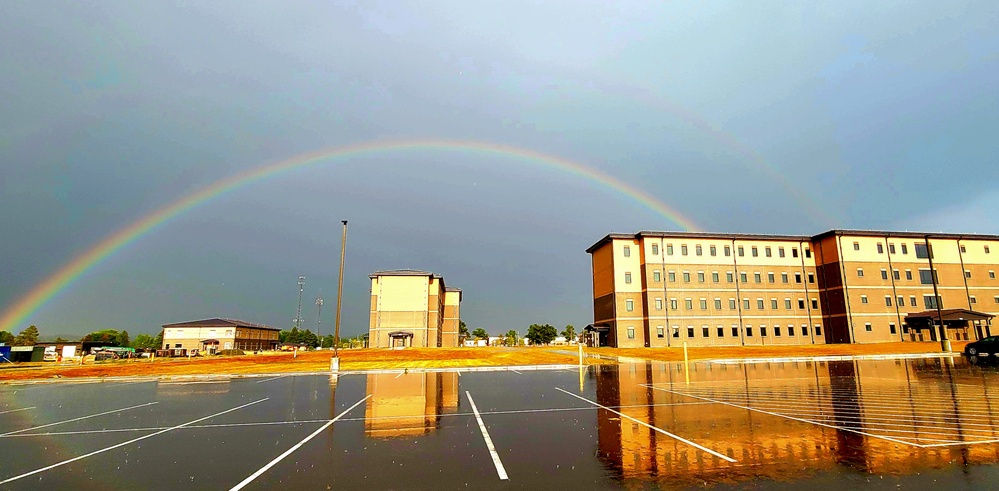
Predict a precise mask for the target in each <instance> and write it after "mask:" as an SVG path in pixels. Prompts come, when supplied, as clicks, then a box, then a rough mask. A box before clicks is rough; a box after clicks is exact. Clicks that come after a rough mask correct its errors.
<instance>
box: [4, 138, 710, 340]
mask: <svg viewBox="0 0 999 491" xmlns="http://www.w3.org/2000/svg"><path fill="white" fill-rule="evenodd" d="M418 150H430V151H452V152H453V151H459V152H473V153H479V154H486V155H496V156H501V157H507V158H514V159H517V160H523V161H526V162H531V163H536V164H540V165H544V166H547V167H551V168H553V169H558V170H562V171H566V172H568V173H570V174H573V175H577V176H580V177H582V178H584V179H587V180H590V181H592V182H595V183H597V184H600V185H602V186H604V187H607V188H610V189H613V190H615V191H617V192H620V193H621V194H624V195H625V196H627V197H629V198H631V199H633V200H634V201H636V202H638V203H640V204H641V205H643V206H645V207H646V208H648V209H650V210H652V211H654V212H656V213H658V214H660V215H662V216H663V217H665V218H666V219H668V220H670V221H671V222H673V223H675V224H676V225H679V226H680V227H682V228H684V229H685V230H689V231H697V230H699V227H698V226H697V225H696V224H694V222H692V221H691V220H690V219H688V218H686V217H684V216H683V215H682V214H680V213H679V212H677V211H676V210H674V209H672V208H670V207H669V206H667V205H666V204H664V203H663V202H661V201H659V200H658V199H656V198H655V197H653V196H651V195H649V194H648V193H646V192H645V191H643V190H641V189H639V188H636V187H634V186H632V185H630V184H627V183H625V182H623V181H621V180H619V179H616V178H614V177H612V176H609V175H607V174H604V173H602V172H600V171H597V170H594V169H592V168H589V167H586V166H584V165H582V164H579V163H576V162H573V161H571V160H567V159H564V158H561V157H557V156H554V155H548V154H544V153H540V152H535V151H533V150H528V149H524V148H518V147H512V146H508V145H499V144H495V143H489V142H481V141H456V140H392V141H384V140H383V141H370V142H364V143H358V144H353V145H347V146H341V147H336V148H332V149H325V150H320V151H317V152H312V153H307V154H302V155H297V156H295V157H292V158H290V159H287V160H283V161H280V162H276V163H272V164H269V165H264V166H261V167H257V168H254V169H251V170H249V171H246V172H243V173H241V174H237V175H234V176H231V177H227V178H224V179H221V180H219V181H216V182H215V183H213V184H210V185H208V186H205V187H204V188H201V189H199V190H197V191H195V192H193V193H190V194H188V195H186V196H183V197H181V198H180V199H178V200H176V201H174V202H172V203H170V204H168V205H166V206H163V207H161V208H159V209H157V210H155V211H153V212H152V213H149V214H147V215H145V216H143V217H142V218H140V219H138V220H136V221H134V222H132V223H131V224H129V225H127V226H125V227H123V228H121V229H120V230H118V231H117V232H115V233H113V234H111V235H109V236H108V237H106V238H105V239H103V240H101V241H100V242H99V243H97V244H96V245H94V246H92V247H91V248H90V249H87V250H86V251H85V252H83V253H82V254H80V255H78V256H76V257H75V258H73V260H72V261H70V262H69V263H67V264H65V265H64V266H62V267H61V268H59V269H58V270H57V271H56V272H55V273H53V274H51V275H50V276H49V277H47V278H45V280H43V281H42V282H41V283H39V284H38V285H36V286H35V287H34V288H32V289H31V291H29V292H28V293H27V294H26V295H24V296H23V297H21V298H20V299H18V300H17V301H16V302H15V303H14V304H13V305H12V306H11V307H10V308H8V309H7V310H6V311H5V312H4V313H3V316H2V317H0V330H5V331H10V332H14V329H15V328H17V327H18V326H19V325H20V324H21V323H23V322H25V321H26V319H28V318H29V317H30V316H31V315H33V314H34V313H35V312H37V311H38V310H39V309H40V308H41V307H42V306H43V305H45V304H46V303H47V302H48V301H50V300H51V299H52V298H53V297H55V296H56V295H58V294H59V293H60V292H62V291H63V290H65V289H66V288H68V287H69V286H70V285H71V284H73V283H74V282H75V281H76V280H78V279H79V278H80V277H81V276H83V275H84V274H85V273H87V272H88V271H89V270H91V269H92V268H93V267H94V266H96V265H98V264H100V263H101V262H102V261H104V260H105V259H107V258H108V257H110V256H111V255H113V254H114V253H115V252H117V251H119V250H121V249H122V248H124V247H126V246H128V245H129V244H131V243H133V242H135V241H136V240H138V239H139V238H141V237H143V236H144V235H146V234H148V233H150V232H151V231H152V230H153V229H155V228H156V227H158V226H160V225H162V224H163V223H165V222H167V221H169V220H170V219H171V218H174V217H176V216H178V215H181V214H183V213H186V212H187V211H189V210H191V209H192V208H194V207H196V206H198V205H200V204H202V203H205V202H206V201H209V200H211V199H213V198H215V197H217V196H219V195H222V194H224V193H226V192H228V191H232V190H234V189H237V188H239V187H241V186H244V185H246V184H249V183H253V182H256V181H260V180H263V179H267V178H268V177H272V176H275V175H277V174H281V173H283V172H288V171H291V170H295V169H300V168H303V167H307V166H310V165H316V164H319V163H322V162H325V161H329V160H338V159H344V158H349V157H357V156H362V155H369V154H375V153H384V152H401V151H418Z"/></svg>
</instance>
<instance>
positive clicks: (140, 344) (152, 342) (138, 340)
mask: <svg viewBox="0 0 999 491" xmlns="http://www.w3.org/2000/svg"><path fill="white" fill-rule="evenodd" d="M160 346H163V343H160V344H156V338H154V337H152V336H150V335H148V334H139V335H138V336H136V337H135V340H134V341H132V347H133V348H135V349H160Z"/></svg>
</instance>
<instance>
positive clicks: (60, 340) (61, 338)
mask: <svg viewBox="0 0 999 491" xmlns="http://www.w3.org/2000/svg"><path fill="white" fill-rule="evenodd" d="M55 342H56V343H68V342H69V340H68V339H66V338H64V337H62V336H56V338H55Z"/></svg>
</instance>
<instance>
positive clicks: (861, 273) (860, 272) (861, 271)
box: [857, 268, 864, 278]
mask: <svg viewBox="0 0 999 491" xmlns="http://www.w3.org/2000/svg"><path fill="white" fill-rule="evenodd" d="M863 277H864V268H857V278H863Z"/></svg>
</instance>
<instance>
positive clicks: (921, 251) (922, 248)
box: [913, 244, 930, 259]
mask: <svg viewBox="0 0 999 491" xmlns="http://www.w3.org/2000/svg"><path fill="white" fill-rule="evenodd" d="M913 247H915V248H916V257H918V258H920V259H928V258H929V257H930V252H929V248H928V247H926V244H913Z"/></svg>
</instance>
